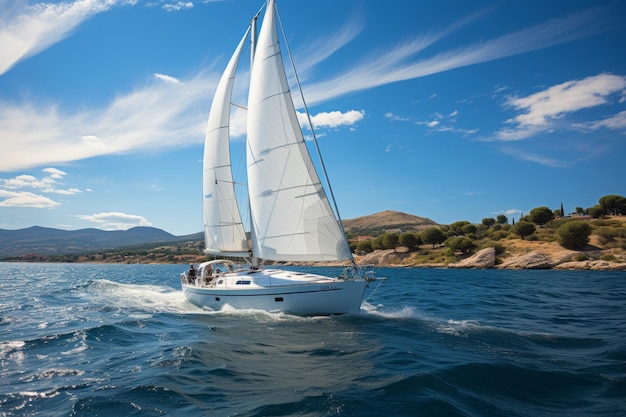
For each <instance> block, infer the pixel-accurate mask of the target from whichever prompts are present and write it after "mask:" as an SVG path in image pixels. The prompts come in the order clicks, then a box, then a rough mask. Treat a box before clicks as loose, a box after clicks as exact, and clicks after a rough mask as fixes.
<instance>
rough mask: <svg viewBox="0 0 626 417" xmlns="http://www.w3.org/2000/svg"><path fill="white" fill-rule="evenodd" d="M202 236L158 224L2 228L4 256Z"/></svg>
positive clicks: (72, 251) (84, 250)
mask: <svg viewBox="0 0 626 417" xmlns="http://www.w3.org/2000/svg"><path fill="white" fill-rule="evenodd" d="M198 239H202V235H201V234H200V233H197V234H193V235H187V236H174V235H172V234H171V233H168V232H166V231H164V230H161V229H157V228H154V227H134V228H132V229H128V230H115V231H104V230H99V229H80V230H60V229H53V228H47V227H40V226H33V227H29V228H27V229H19V230H3V229H0V259H2V258H7V257H10V256H21V255H26V254H37V255H60V254H80V253H87V252H95V251H100V250H105V249H113V248H120V247H124V246H130V245H136V244H142V243H156V242H164V243H166V242H167V243H170V242H180V241H187V240H198Z"/></svg>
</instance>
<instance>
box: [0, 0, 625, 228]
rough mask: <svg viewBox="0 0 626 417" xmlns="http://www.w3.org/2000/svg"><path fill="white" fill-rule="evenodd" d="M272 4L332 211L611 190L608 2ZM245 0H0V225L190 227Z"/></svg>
mask: <svg viewBox="0 0 626 417" xmlns="http://www.w3.org/2000/svg"><path fill="white" fill-rule="evenodd" d="M277 3H278V8H279V15H280V18H281V21H282V23H283V26H284V29H285V32H286V34H287V37H288V41H289V45H290V48H291V50H292V53H293V55H294V60H295V63H296V68H297V69H298V75H299V77H300V79H301V82H302V84H303V88H304V94H305V98H306V99H307V103H308V106H309V110H310V111H311V113H312V116H313V121H314V124H315V127H316V134H317V136H318V141H319V144H320V148H321V150H322V153H323V155H324V161H325V164H326V168H327V171H328V174H329V177H330V180H331V182H332V185H333V191H334V194H335V197H336V199H337V203H338V206H339V209H340V212H341V216H342V218H344V219H350V218H355V217H359V216H363V215H368V214H373V213H376V212H379V211H383V210H396V211H403V212H406V213H411V214H415V215H418V216H423V217H428V218H430V219H432V220H434V221H436V222H438V223H442V224H448V223H452V222H454V221H457V220H469V221H471V222H476V223H478V222H480V221H481V219H482V218H485V217H496V216H497V215H498V214H505V215H507V217H508V218H509V219H512V218H515V219H518V218H519V216H520V213H528V212H529V211H530V209H532V208H534V207H538V206H548V207H550V208H553V209H556V208H559V207H560V204H561V203H563V205H564V208H565V211H566V212H571V211H574V210H575V208H576V207H577V206H580V207H583V208H587V207H591V206H593V205H595V204H597V201H598V198H599V197H601V196H603V195H607V194H620V195H626V181H625V180H624V173H623V166H624V162H623V161H624V157H625V156H626V21H624V19H623V16H626V3H625V2H622V1H601V0H600V1H598V0H594V1H577V0H568V1H565V0H562V1H557V0H555V1H530V0H527V1H522V0H519V1H515V0H512V1H506V2H504V1H465V0H457V1H437V2H435V1H412V0H406V1H400V0H388V1H385V2H380V1H373V0H372V1H369V0H362V1H356V0H344V1H340V2H338V1H336V0H317V1H315V2H303V1H287V0H278V1H277ZM261 5H262V2H261V1H259V0H228V1H206V0H205V1H202V0H194V1H188V2H185V1H181V2H178V1H169V0H149V1H142V0H77V1H70V0H68V1H48V2H40V1H36V0H3V1H2V2H0V228H4V229H19V228H25V227H29V226H33V225H40V226H45V227H55V228H61V229H68V230H74V229H81V228H86V227H96V228H101V229H105V230H115V229H126V228H129V227H133V226H154V227H158V228H161V229H164V230H166V231H168V232H170V233H173V234H175V235H184V234H190V233H195V232H199V231H200V230H202V224H201V222H202V219H201V206H200V205H201V193H202V191H201V167H202V162H201V158H202V142H203V139H204V130H205V124H206V119H207V114H208V111H209V108H210V105H211V99H212V95H213V91H214V88H215V86H216V83H217V81H218V79H219V76H220V75H221V71H222V70H223V69H224V67H225V65H226V63H227V61H228V59H229V58H230V55H231V54H232V51H233V50H234V48H235V47H236V45H237V43H238V41H239V39H240V38H241V36H242V35H243V32H244V30H245V29H246V26H247V23H248V20H249V18H250V17H251V16H252V15H253V14H254V13H256V11H257V10H259V8H260V7H261ZM243 65H244V66H245V64H243ZM242 102H243V103H245V101H244V100H243V99H242ZM238 117H239V119H240V120H242V119H243V118H242V117H241V112H239V115H238ZM235 125H236V126H235V127H238V130H237V132H238V133H237V134H236V135H235V136H234V137H233V144H232V145H233V154H234V155H237V154H238V153H237V150H238V149H239V150H241V148H242V143H243V138H244V136H243V135H242V132H243V130H242V129H243V128H242V127H241V125H240V124H238V123H235Z"/></svg>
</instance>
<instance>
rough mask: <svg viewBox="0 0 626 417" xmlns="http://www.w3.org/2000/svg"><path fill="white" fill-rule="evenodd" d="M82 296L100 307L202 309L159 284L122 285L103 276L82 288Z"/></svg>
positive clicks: (172, 310) (159, 310)
mask: <svg viewBox="0 0 626 417" xmlns="http://www.w3.org/2000/svg"><path fill="white" fill-rule="evenodd" d="M84 291H85V292H86V296H87V297H89V298H91V300H93V301H98V302H100V303H102V304H103V305H104V306H109V307H114V308H118V309H123V310H126V309H129V308H130V309H135V310H139V311H144V312H147V313H173V314H194V313H202V312H204V310H202V309H200V308H198V307H195V306H193V305H192V304H191V303H189V302H188V301H187V300H186V299H185V296H184V295H183V292H182V291H180V290H175V289H173V288H172V287H168V286H162V285H140V284H122V283H119V282H115V281H110V280H107V279H97V280H93V281H91V282H90V283H89V285H87V286H86V287H85V288H84Z"/></svg>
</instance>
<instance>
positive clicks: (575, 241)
mask: <svg viewBox="0 0 626 417" xmlns="http://www.w3.org/2000/svg"><path fill="white" fill-rule="evenodd" d="M556 233H557V235H558V241H559V243H560V244H561V246H563V247H564V248H567V249H581V248H583V247H584V246H585V245H586V244H587V242H588V241H589V235H590V234H591V226H590V225H589V223H587V222H586V221H584V220H576V221H573V222H567V223H565V224H563V225H561V226H560V227H559V228H558V229H557V231H556Z"/></svg>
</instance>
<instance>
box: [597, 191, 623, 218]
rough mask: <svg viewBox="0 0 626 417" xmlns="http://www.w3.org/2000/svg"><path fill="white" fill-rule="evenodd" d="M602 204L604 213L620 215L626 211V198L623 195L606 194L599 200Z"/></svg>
mask: <svg viewBox="0 0 626 417" xmlns="http://www.w3.org/2000/svg"><path fill="white" fill-rule="evenodd" d="M598 202H599V203H600V205H601V206H602V209H603V211H604V214H609V215H618V214H624V213H626V198H624V197H622V196H621V195H615V194H610V195H605V196H604V197H600V200H599V201H598Z"/></svg>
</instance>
